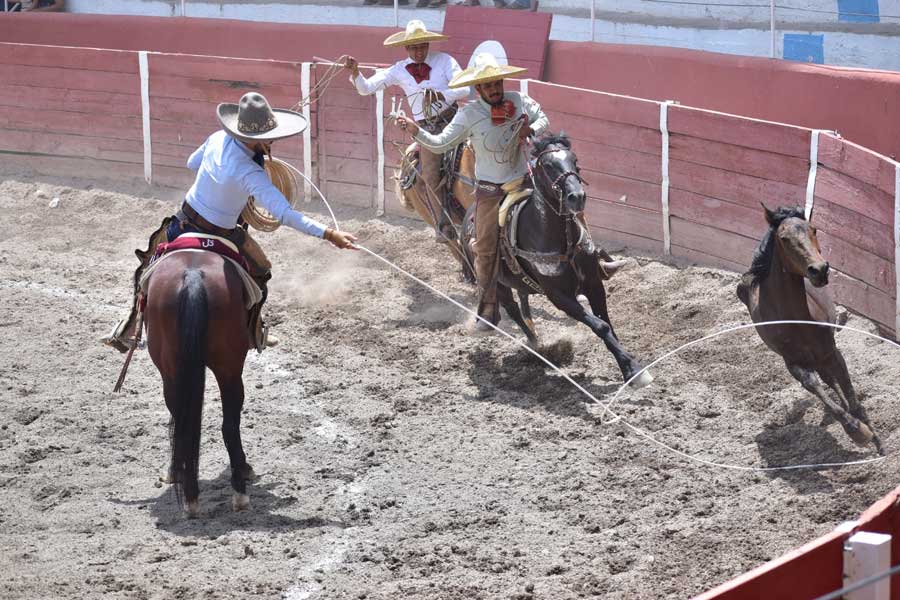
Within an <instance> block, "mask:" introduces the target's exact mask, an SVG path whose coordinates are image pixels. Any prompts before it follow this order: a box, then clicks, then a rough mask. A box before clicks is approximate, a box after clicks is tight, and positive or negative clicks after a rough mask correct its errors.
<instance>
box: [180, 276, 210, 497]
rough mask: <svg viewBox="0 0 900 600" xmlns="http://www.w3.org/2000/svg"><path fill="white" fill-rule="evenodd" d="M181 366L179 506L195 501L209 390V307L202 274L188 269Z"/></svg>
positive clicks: (184, 285) (182, 313)
mask: <svg viewBox="0 0 900 600" xmlns="http://www.w3.org/2000/svg"><path fill="white" fill-rule="evenodd" d="M177 323H178V366H177V367H176V373H175V394H174V397H175V406H174V407H171V408H172V409H173V410H174V414H173V422H172V431H171V435H172V468H173V471H174V473H173V475H174V479H175V490H176V493H177V494H178V499H179V502H181V501H182V500H183V499H184V498H187V500H188V502H189V503H190V502H192V501H196V499H197V496H198V495H199V486H198V483H197V477H198V470H199V463H200V423H201V420H202V417H203V390H204V388H205V386H206V339H207V329H208V323H209V303H208V299H207V294H206V286H205V285H204V284H203V272H202V271H200V270H198V269H188V270H187V271H185V273H184V280H183V283H182V287H181V291H180V292H178V319H177Z"/></svg>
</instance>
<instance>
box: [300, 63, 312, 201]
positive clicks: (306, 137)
mask: <svg viewBox="0 0 900 600" xmlns="http://www.w3.org/2000/svg"><path fill="white" fill-rule="evenodd" d="M311 66H312V65H311V64H310V63H308V62H305V63H303V64H302V65H300V102H301V103H302V104H303V117H304V118H305V119H306V129H304V130H303V173H304V174H305V175H306V176H307V177H309V178H310V179H312V176H313V174H312V123H310V116H309V114H310V113H309V102H310V97H309V75H310V67H311ZM310 196H312V184H310V182H309V180H307V179H304V180H303V199H304V200H305V201H306V202H309V201H310V199H311V198H310Z"/></svg>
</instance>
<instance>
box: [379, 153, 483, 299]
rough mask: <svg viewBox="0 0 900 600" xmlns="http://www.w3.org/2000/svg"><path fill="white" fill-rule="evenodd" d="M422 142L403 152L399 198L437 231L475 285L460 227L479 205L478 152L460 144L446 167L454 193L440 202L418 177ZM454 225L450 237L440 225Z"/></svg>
mask: <svg viewBox="0 0 900 600" xmlns="http://www.w3.org/2000/svg"><path fill="white" fill-rule="evenodd" d="M418 157H419V144H418V142H415V143H412V144H410V145H409V146H408V147H407V148H406V150H405V151H404V152H403V157H402V158H401V161H400V170H399V171H397V173H396V175H395V179H396V182H397V185H396V194H397V198H398V199H399V200H400V202H401V204H403V206H404V208H406V209H407V210H413V211H415V212H416V213H417V214H418V215H419V216H420V217H422V219H423V220H424V221H425V222H426V223H428V224H429V225H430V226H431V227H433V228H434V230H435V232H436V235H437V236H438V240H439V241H441V242H443V243H446V244H447V246H448V249H449V250H450V253H451V254H452V255H453V258H455V259H456V260H457V262H459V264H460V268H461V269H462V277H463V279H464V280H465V281H468V282H469V283H475V269H474V267H473V266H472V263H470V262H469V261H468V258H467V256H466V253H465V251H464V250H463V248H462V246H461V245H460V235H459V228H460V227H461V226H462V220H463V217H464V216H465V213H466V210H468V208H469V207H470V206H472V205H473V204H474V203H475V152H474V151H473V150H472V147H471V145H469V144H468V143H463V144H460V145H459V146H458V147H457V148H456V150H455V153H454V154H453V155H452V156H451V157H450V160H448V161H446V162H445V163H444V164H445V165H447V166H446V167H445V169H444V171H445V172H444V174H443V176H444V179H445V180H446V186H445V188H446V189H447V190H449V191H450V199H449V200H447V201H445V202H441V203H438V202H436V201H435V200H434V198H433V195H432V194H428V193H426V192H427V190H426V184H425V179H424V178H423V177H421V176H418V173H417V167H418ZM447 223H449V224H451V225H452V229H450V233H449V235H448V234H446V233H442V232H441V227H440V225H442V224H447Z"/></svg>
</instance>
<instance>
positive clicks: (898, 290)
mask: <svg viewBox="0 0 900 600" xmlns="http://www.w3.org/2000/svg"><path fill="white" fill-rule="evenodd" d="M894 279H895V286H894V338H897V339H900V165H895V166H894Z"/></svg>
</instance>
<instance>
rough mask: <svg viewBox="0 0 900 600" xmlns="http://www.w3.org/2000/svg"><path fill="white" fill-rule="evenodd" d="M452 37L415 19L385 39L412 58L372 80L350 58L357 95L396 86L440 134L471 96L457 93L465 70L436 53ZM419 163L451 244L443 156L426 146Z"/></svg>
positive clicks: (420, 119) (443, 237) (440, 234)
mask: <svg viewBox="0 0 900 600" xmlns="http://www.w3.org/2000/svg"><path fill="white" fill-rule="evenodd" d="M446 39H447V36H445V35H441V34H439V33H433V32H431V31H428V30H427V29H426V28H425V24H424V23H423V22H422V21H418V20H412V21H410V22H409V23H407V25H406V29H405V30H404V31H400V32H398V33H395V34H393V35H391V36H389V37H388V38H387V39H386V40H384V45H385V46H388V47H396V46H403V47H404V48H406V53H407V54H408V55H409V56H408V58H405V59H403V60H401V61H398V62H396V63H394V64H393V65H391V66H390V67H388V68H387V69H380V70H378V71H377V72H376V73H375V74H374V75H372V77H369V78H368V79H366V78H365V77H363V76H362V75H361V74H360V72H359V63H358V62H357V60H356V59H355V58H353V57H352V56H349V57H347V58H346V62H345V63H344V66H345V67H346V68H347V69H349V70H350V72H351V77H350V81H351V82H352V83H353V84H354V85H355V86H356V89H357V91H358V92H359V93H360V94H362V95H364V96H366V95H369V94H373V93H375V92H376V91H378V90H379V89H382V88H386V87H389V86H391V85H397V86H400V87H401V88H402V89H403V91H404V92H405V93H406V98H407V101H408V102H409V106H410V108H411V109H412V113H413V117H414V118H415V120H416V122H417V123H418V124H419V126H420V127H422V128H424V129H425V130H426V131H429V132H431V133H438V132H439V131H440V130H441V129H442V128H443V127H444V125H446V124H447V123H449V122H450V121H451V119H453V115H454V114H456V101H457V100H462V99H464V98H466V97H467V96H468V95H469V90H468V89H467V88H461V89H451V88H450V87H449V83H450V80H451V79H453V77H455V76H456V75H457V74H459V73H460V72H461V70H462V69H460V67H459V63H457V62H456V59H454V58H453V57H452V56H450V55H449V54H446V53H444V52H431V51H430V43H431V42H439V41H443V40H446ZM419 162H420V164H421V167H422V178H423V180H424V182H425V188H426V193H427V194H429V196H430V198H431V205H432V206H433V207H435V209H436V210H439V211H440V212H441V214H440V219H439V220H438V222H437V227H438V230H437V240H438V241H448V239H449V238H450V235H451V234H450V227H451V225H450V221H449V219H447V217H446V210H442V209H443V207H444V189H443V185H441V153H435V152H430V151H429V150H426V149H425V148H421V149H420V152H419Z"/></svg>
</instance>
